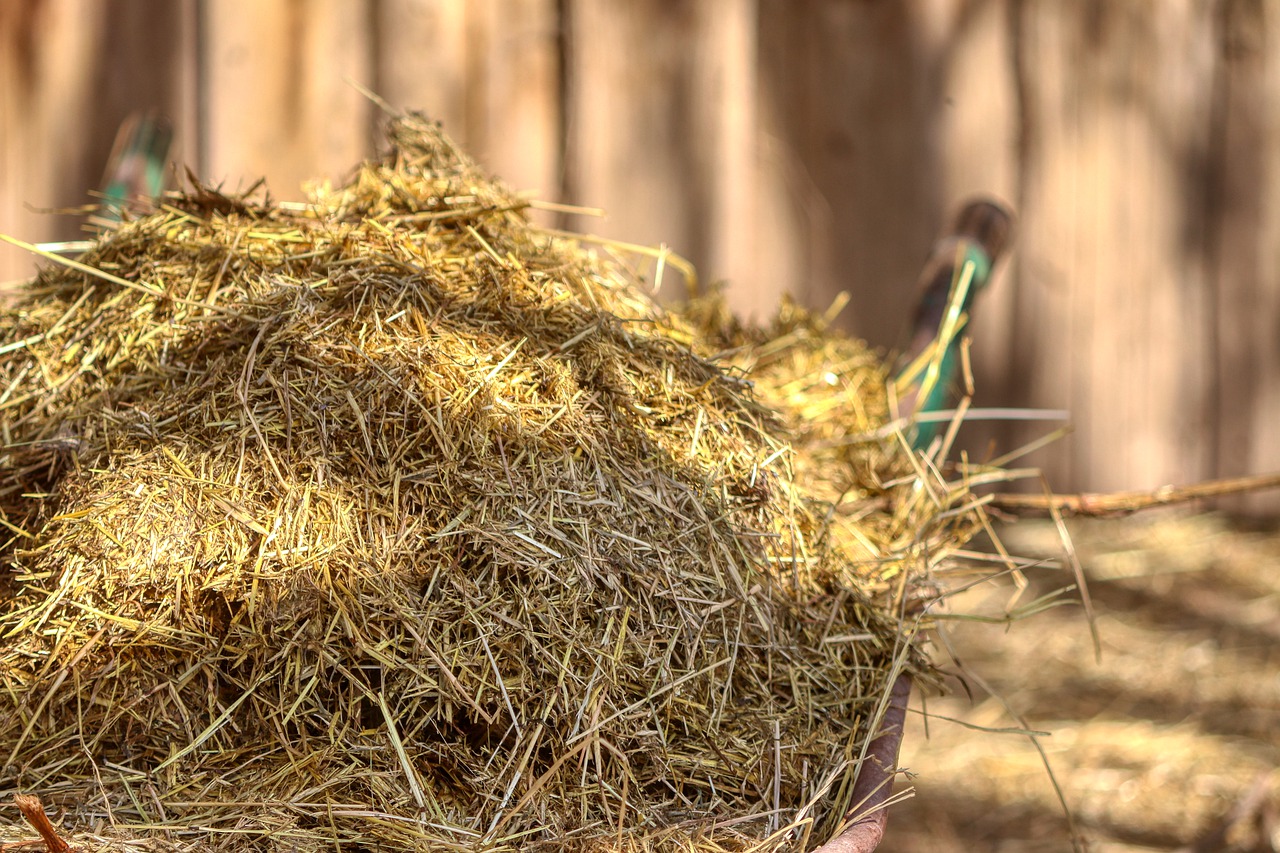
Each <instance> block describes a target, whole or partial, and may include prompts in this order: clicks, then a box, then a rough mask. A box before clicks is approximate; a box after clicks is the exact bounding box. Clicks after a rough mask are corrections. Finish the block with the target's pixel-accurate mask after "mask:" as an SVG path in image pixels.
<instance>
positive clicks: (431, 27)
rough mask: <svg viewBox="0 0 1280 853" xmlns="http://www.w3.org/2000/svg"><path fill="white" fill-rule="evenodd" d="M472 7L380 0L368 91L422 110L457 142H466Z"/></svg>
mask: <svg viewBox="0 0 1280 853" xmlns="http://www.w3.org/2000/svg"><path fill="white" fill-rule="evenodd" d="M471 8H473V6H472V4H470V3H457V2H454V0H379V2H377V3H376V5H375V6H374V9H375V13H376V19H375V21H374V33H375V37H376V40H375V44H376V49H375V51H374V55H373V72H372V73H373V77H372V80H371V81H370V84H369V85H370V87H371V88H372V89H373V90H374V91H375V92H377V93H378V95H380V96H381V97H383V98H384V99H386V101H387V102H388V103H390V104H391V105H392V106H393V107H394V108H396V109H400V110H420V111H422V112H424V113H426V114H427V115H430V116H431V117H432V118H434V119H435V120H436V121H439V122H441V123H442V124H443V125H444V128H445V131H446V132H448V133H449V134H450V135H451V136H452V137H453V138H454V139H457V140H458V141H460V142H462V143H464V144H470V141H471V140H470V139H469V138H468V135H467V131H468V124H467V115H468V112H469V110H468V108H467V104H468V97H469V85H468V77H469V74H468V62H467V57H468V54H469V51H468V49H467V22H468V20H469V18H470V13H469V10H470V9H471Z"/></svg>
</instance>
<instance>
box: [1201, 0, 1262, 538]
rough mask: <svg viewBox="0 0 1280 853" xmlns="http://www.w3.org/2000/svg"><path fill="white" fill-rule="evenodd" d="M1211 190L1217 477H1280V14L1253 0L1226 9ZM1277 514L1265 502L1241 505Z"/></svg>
mask: <svg viewBox="0 0 1280 853" xmlns="http://www.w3.org/2000/svg"><path fill="white" fill-rule="evenodd" d="M1214 23H1215V24H1216V28H1215V29H1216V35H1217V39H1218V40H1219V43H1220V44H1221V47H1222V50H1221V54H1220V60H1219V61H1220V65H1219V67H1218V69H1217V74H1218V79H1219V81H1220V84H1219V88H1218V92H1219V97H1220V102H1219V103H1218V104H1217V105H1216V107H1217V111H1216V113H1215V116H1214V118H1215V121H1214V122H1213V128H1214V134H1215V137H1214V146H1213V154H1214V162H1213V164H1212V166H1213V168H1212V170H1211V172H1210V177H1211V178H1212V179H1213V191H1212V193H1211V196H1210V199H1209V207H1208V209H1207V211H1206V217H1205V223H1204V224H1205V226H1206V231H1208V232H1209V235H1210V239H1211V244H1210V249H1211V251H1210V253H1209V257H1208V262H1209V265H1210V276H1211V279H1212V283H1213V285H1214V287H1213V291H1212V292H1213V293H1214V296H1215V299H1214V303H1213V305H1212V306H1211V307H1212V309H1213V314H1214V315H1216V318H1215V319H1216V325H1215V328H1214V329H1213V332H1214V333H1215V336H1216V338H1215V343H1216V354H1217V358H1216V363H1215V364H1214V365H1213V367H1214V371H1213V374H1212V375H1211V377H1210V382H1209V384H1208V386H1207V387H1206V388H1205V389H1203V390H1204V391H1205V392H1206V393H1205V394H1204V400H1205V405H1208V406H1211V407H1212V410H1213V412H1214V414H1215V415H1216V418H1217V424H1216V426H1217V446H1216V447H1215V448H1214V450H1215V451H1216V459H1215V463H1216V471H1215V473H1216V474H1217V475H1218V476H1232V475H1236V474H1245V473H1255V472H1263V471H1277V470H1280V443H1278V442H1277V441H1276V440H1275V435H1276V424H1277V423H1280V287H1277V282H1280V119H1278V118H1277V117H1276V111H1275V93H1276V92H1277V91H1280V62H1277V61H1276V59H1275V57H1274V55H1273V54H1274V51H1275V45H1277V44H1280V15H1277V14H1276V9H1275V7H1274V6H1271V5H1269V4H1261V3H1252V2H1227V3H1223V4H1221V5H1220V9H1219V13H1218V16H1217V19H1216V21H1215V22H1214ZM1231 506H1232V508H1233V509H1237V510H1244V511H1248V512H1260V511H1267V512H1272V513H1274V512H1275V511H1276V510H1277V509H1280V499H1277V498H1276V497H1275V496H1274V495H1264V496H1259V497H1256V498H1250V499H1248V500H1246V501H1239V502H1235V503H1233V504H1232V505H1231Z"/></svg>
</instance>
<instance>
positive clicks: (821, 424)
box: [0, 116, 981, 850]
mask: <svg viewBox="0 0 1280 853" xmlns="http://www.w3.org/2000/svg"><path fill="white" fill-rule="evenodd" d="M390 134H391V141H392V149H391V152H390V153H389V154H388V155H387V156H386V157H385V158H384V159H382V160H380V161H377V162H373V163H369V164H366V165H365V166H363V167H361V168H360V169H359V170H358V171H357V172H356V173H355V175H354V177H353V178H352V179H351V181H350V182H349V183H348V184H347V185H346V186H344V187H341V188H338V189H336V190H321V191H319V192H317V193H316V195H315V197H314V199H313V201H312V203H310V204H309V205H303V206H299V205H293V206H279V205H273V204H272V203H270V202H269V201H266V200H254V199H251V198H248V197H245V198H228V197H225V196H223V195H221V194H219V193H217V192H214V191H211V190H207V189H199V188H198V189H196V190H195V191H193V192H191V193H189V194H186V195H182V196H179V197H174V198H172V199H170V203H169V204H168V205H167V206H166V207H165V208H164V209H162V210H160V211H158V212H157V213H155V214H153V215H150V216H147V217H145V218H142V219H139V220H137V221H134V222H131V223H127V224H125V225H124V226H122V227H121V228H120V229H119V230H118V231H116V232H115V233H113V234H112V235H110V236H108V237H107V238H106V239H104V240H103V241H102V242H101V243H100V244H99V245H98V246H96V247H95V248H94V249H93V250H92V251H90V252H89V253H88V254H87V255H86V256H85V257H83V258H82V259H81V260H82V261H83V264H84V265H85V267H84V268H80V269H75V268H67V267H66V266H59V267H52V266H51V267H49V268H47V269H46V270H45V271H44V272H43V273H42V274H41V275H40V276H39V277H38V278H37V279H36V280H35V281H34V282H33V284H32V286H31V287H30V288H29V290H28V291H27V292H26V293H25V294H24V295H23V297H22V299H21V302H20V303H19V304H17V305H16V306H14V307H12V308H10V309H6V310H4V311H3V312H2V313H0V330H2V331H0V341H4V342H5V343H4V344H3V345H2V346H0V430H2V431H3V435H2V436H0V437H2V438H3V444H4V446H3V450H2V451H0V454H2V455H0V513H2V515H0V523H3V525H4V528H5V530H6V531H7V532H6V533H5V535H4V537H3V538H2V539H0V543H3V547H0V557H3V560H4V564H5V567H4V570H3V574H0V592H2V595H0V636H3V637H4V646H3V649H2V650H0V763H2V769H0V796H3V798H4V800H5V801H6V802H7V801H8V800H10V799H11V795H12V794H13V793H15V792H27V793H35V794H39V795H40V796H41V797H42V798H43V799H44V800H45V803H46V805H49V806H51V807H52V808H53V809H55V810H57V811H58V812H59V813H60V815H61V817H60V820H61V824H62V827H63V829H64V830H65V831H66V832H68V834H69V835H70V836H71V837H72V838H73V840H74V841H75V842H76V843H78V844H83V845H86V846H87V847H89V848H93V847H95V846H105V847H108V848H110V849H119V850H125V849H129V850H134V849H175V850H177V849H182V850H224V849H225V850H261V849H279V850H313V849H314V850H321V849H324V850H335V849H341V850H372V849H382V847H384V846H385V847H390V848H392V849H424V850H425V849H431V850H447V849H457V850H477V849H486V850H499V849H512V848H521V849H538V848H545V849H556V850H559V849H567V848H580V849H588V848H591V849H594V848H605V847H611V848H617V849H655V850H656V849H680V850H693V849H696V850H722V849H758V850H775V849H783V848H787V849H795V846H796V845H797V844H798V843H799V844H805V843H811V842H814V841H817V840H820V839H823V838H826V837H828V836H829V835H831V834H832V832H833V831H834V830H835V829H836V827H837V825H838V823H839V821H840V819H841V817H842V815H843V814H844V812H845V810H846V809H847V808H848V806H849V802H848V800H849V792H850V788H851V783H852V780H853V777H854V775H855V772H856V762H857V759H858V757H859V755H860V751H861V749H862V748H863V746H864V743H865V740H866V738H867V735H868V733H869V731H870V730H871V727H872V725H873V717H874V714H875V712H876V709H877V705H878V703H879V701H880V699H881V697H882V696H883V695H884V693H885V691H886V690H887V687H888V685H889V684H890V683H891V681H892V679H893V676H894V674H895V673H896V672H897V671H898V670H899V669H900V668H901V667H904V666H905V667H908V668H910V669H912V670H914V671H917V672H919V673H921V674H924V673H926V672H927V671H928V666H927V663H926V661H925V659H924V657H923V656H922V654H920V652H919V650H918V648H917V647H916V644H915V632H916V628H917V625H916V624H915V623H914V622H913V621H911V620H909V619H905V617H904V616H903V615H902V614H904V613H906V612H908V611H910V610H917V611H918V609H919V608H918V603H919V599H920V598H921V597H922V596H923V597H928V596H929V595H932V594H934V593H933V591H934V586H933V582H934V581H933V578H934V577H935V570H936V569H937V568H938V567H939V566H941V565H942V564H944V562H945V561H946V560H947V558H948V555H949V554H950V553H951V552H952V551H953V550H954V549H956V548H957V547H959V546H960V544H962V543H963V541H964V540H966V539H967V538H968V537H969V535H970V534H971V533H972V532H973V531H974V530H975V529H976V528H977V526H978V525H979V524H980V521H981V520H980V519H979V518H978V515H977V513H978V511H977V510H975V509H973V508H972V506H970V502H971V497H970V496H969V495H968V492H967V489H966V487H965V485H964V484H963V483H948V482H945V481H944V480H943V479H942V478H941V477H940V476H939V475H938V474H937V472H936V471H934V470H933V469H931V468H928V467H925V466H922V465H921V464H920V463H919V462H918V461H917V460H916V459H914V458H913V457H912V456H911V455H910V454H909V453H908V452H907V451H906V449H905V445H904V443H903V442H902V438H901V435H900V434H899V433H896V432H895V431H894V430H893V429H888V428H885V421H886V403H885V389H884V372H883V368H882V366H881V365H880V363H879V362H878V361H877V359H876V358H875V357H874V355H873V354H871V353H869V352H867V351H866V350H865V348H863V347H862V346H861V345H860V344H858V343H857V342H854V341H850V340H847V339H843V338H841V337H839V336H837V335H834V334H831V333H829V332H827V331H826V329H825V323H824V321H823V319H822V318H816V317H811V316H808V315H805V314H803V313H802V312H800V311H798V310H795V309H792V308H785V307H784V309H783V311H782V312H781V314H780V315H779V317H778V319H777V320H776V321H775V323H774V325H773V326H772V327H771V328H769V329H764V330H760V329H746V328H741V327H738V326H737V325H736V324H735V322H734V321H733V320H732V319H731V318H729V317H727V316H725V315H724V313H723V310H722V309H721V308H720V307H719V306H718V305H717V304H716V303H714V302H704V303H701V304H699V305H697V306H695V307H694V308H692V309H690V310H689V311H687V312H684V313H673V312H669V311H666V310H663V309H662V308H660V307H659V306H658V305H656V304H655V303H654V302H652V301H651V300H650V299H649V298H648V297H647V296H646V295H645V289H644V288H643V287H642V286H640V285H641V284H642V283H641V282H638V281H637V280H636V279H635V277H634V275H633V273H631V272H630V271H629V270H628V266H627V263H626V262H625V259H623V260H619V259H618V258H613V257H610V255H609V252H608V251H606V250H602V249H591V248H589V247H587V246H585V245H582V244H579V243H577V242H575V241H574V240H572V239H567V238H564V237H562V236H558V235H555V234H553V233H551V232H547V231H543V230H540V229H538V228H536V227H533V226H532V225H530V224H529V222H528V219H527V217H526V215H525V208H526V207H527V203H526V202H525V201H524V200H523V199H521V198H520V197H519V196H517V195H515V194H513V193H511V192H510V191H508V190H507V189H505V188H504V187H502V186H501V185H499V184H496V183H493V182H492V181H490V180H488V179H486V178H485V177H484V176H483V175H482V174H481V173H480V172H479V171H478V170H477V169H476V167H475V166H474V164H472V163H471V162H470V161H469V160H467V159H466V158H465V157H464V156H463V155H461V154H460V153H459V152H458V151H457V150H456V149H455V148H454V147H453V146H452V145H451V144H449V143H448V142H447V141H446V140H445V139H444V137H443V136H442V135H441V134H440V133H439V131H438V130H437V129H436V128H435V127H434V126H432V125H430V124H428V123H427V122H425V121H423V120H422V119H420V118H417V117H414V116H406V117H401V118H400V119H398V120H397V121H396V122H395V123H394V124H393V126H392V129H391V132H390ZM3 815H4V820H5V821H6V823H4V824H0V833H2V834H3V836H4V837H5V838H9V839H13V838H20V837H28V836H29V831H28V830H26V829H25V828H23V827H22V826H21V825H20V824H17V823H16V821H17V815H16V811H13V812H8V811H7V812H4V813H3Z"/></svg>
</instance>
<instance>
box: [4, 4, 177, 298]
mask: <svg viewBox="0 0 1280 853" xmlns="http://www.w3.org/2000/svg"><path fill="white" fill-rule="evenodd" d="M194 9H195V5H194V2H192V0H183V1H182V2H174V3H161V4H156V3H152V2H141V0H12V2H5V3H0V117H2V118H0V230H3V231H5V232H7V233H11V234H14V235H16V236H21V237H23V238H24V239H27V240H29V241H44V240H70V239H77V238H78V237H80V236H81V234H82V230H81V229H82V222H83V220H82V219H81V218H80V217H78V216H67V215H61V216H55V215H50V214H49V213H47V212H45V210H47V209H49V208H56V209H61V208H70V207H77V206H80V205H84V204H87V203H89V202H90V201H91V198H90V195H89V191H90V190H91V189H93V188H96V187H97V186H98V184H99V182H100V181H101V179H102V174H103V169H104V167H105V165H106V161H107V156H108V154H109V152H110V150H111V143H112V141H113V140H114V138H115V134H116V130H117V128H118V127H119V126H120V123H121V122H122V121H123V120H124V118H125V117H126V116H127V115H128V114H129V113H130V112H131V111H133V110H135V109H140V108H152V107H156V108H160V109H163V110H165V111H166V112H168V113H169V114H170V115H173V116H175V118H178V119H182V120H189V118H190V116H188V115H186V114H184V113H183V110H182V108H181V106H182V104H183V103H184V102H187V101H189V99H190V96H191V90H190V88H189V87H190V86H191V85H192V82H193V81H192V79H191V78H190V76H189V75H187V74H185V73H184V72H183V66H184V64H185V62H186V59H185V58H184V55H183V52H184V50H189V48H190V43H189V41H184V39H185V38H188V37H189V35H190V33H191V31H192V26H191V25H192V21H193V14H194ZM178 144H179V145H182V144H183V141H182V140H181V139H179V141H178ZM33 269H34V263H33V261H32V259H31V258H30V257H29V256H27V255H24V254H23V253H20V252H18V251H17V250H15V249H13V248H12V247H8V246H5V247H0V281H6V280H9V279H14V278H18V277H21V276H26V275H29V274H30V272H31V271H32V270H33Z"/></svg>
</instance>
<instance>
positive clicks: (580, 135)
mask: <svg viewBox="0 0 1280 853" xmlns="http://www.w3.org/2000/svg"><path fill="white" fill-rule="evenodd" d="M565 7H566V8H567V10H568V16H569V17H568V20H567V21H566V27H567V31H568V37H567V44H566V59H565V73H566V75H567V77H566V82H565V85H566V89H567V97H566V105H565V109H566V111H567V112H566V116H565V126H566V136H565V164H566V166H565V168H566V174H565V178H566V194H567V197H568V198H569V199H570V200H571V201H573V202H576V203H580V204H585V205H593V206H601V207H603V208H605V209H606V210H607V211H608V218H607V219H606V220H604V221H603V222H598V221H591V220H587V221H577V222H574V223H573V225H574V226H575V227H581V228H583V229H584V230H588V231H593V232H595V233H599V234H604V235H607V236H610V237H615V238H618V239H621V240H626V241H629V242H634V243H642V244H646V245H652V246H657V245H659V244H665V245H668V246H670V247H671V248H672V249H674V250H675V251H677V252H679V253H680V254H682V255H684V256H685V257H686V258H688V259H690V260H691V261H693V262H694V263H695V264H696V265H697V266H698V267H699V270H700V272H701V274H702V276H703V277H704V279H716V278H719V277H723V276H726V275H732V274H737V273H738V272H739V270H740V266H742V265H745V264H744V261H743V259H744V258H748V257H749V256H748V255H747V254H746V252H745V251H744V250H743V248H742V247H743V246H744V245H746V244H749V242H750V241H751V240H752V239H753V236H754V235H752V234H751V232H750V230H749V226H748V224H747V223H748V222H749V220H750V218H751V216H752V212H751V211H752V204H753V202H752V198H751V193H752V189H751V176H750V174H749V170H750V166H751V163H752V161H753V157H754V154H753V135H754V132H753V127H754V119H753V115H752V109H753V107H752V101H753V94H752V93H753V89H754V82H753V79H752V66H753V59H752V57H753V56H754V46H753V45H754V39H753V37H752V33H753V21H754V3H753V2H752V0H726V2H722V3H715V4H710V3H699V2H694V0H681V2H667V0H641V2H626V1H625V0H571V2H568V3H566V4H565ZM744 173H745V174H744ZM666 286H668V287H672V286H673V282H671V281H668V282H667V285H666ZM674 287H675V289H674V290H673V291H672V295H673V296H677V297H679V296H682V295H683V289H682V287H681V286H680V283H679V282H675V283H674Z"/></svg>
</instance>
